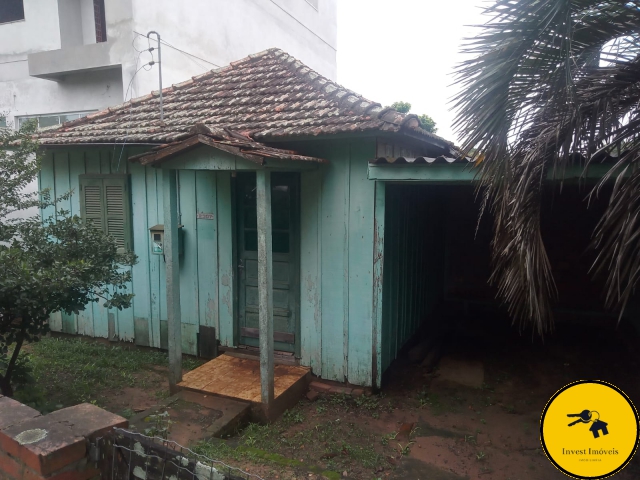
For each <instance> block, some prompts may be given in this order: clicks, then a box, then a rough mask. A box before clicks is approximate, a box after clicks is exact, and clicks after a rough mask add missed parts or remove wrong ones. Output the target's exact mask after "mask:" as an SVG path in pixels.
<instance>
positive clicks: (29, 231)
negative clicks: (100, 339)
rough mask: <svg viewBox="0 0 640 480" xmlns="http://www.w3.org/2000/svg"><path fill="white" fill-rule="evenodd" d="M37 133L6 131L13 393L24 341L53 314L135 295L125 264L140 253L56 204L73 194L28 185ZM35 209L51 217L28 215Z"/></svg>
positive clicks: (0, 327) (2, 245) (118, 304)
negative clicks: (124, 249) (122, 246)
mask: <svg viewBox="0 0 640 480" xmlns="http://www.w3.org/2000/svg"><path fill="white" fill-rule="evenodd" d="M34 133H35V127H34V126H33V125H31V124H27V127H25V128H23V129H22V130H20V131H19V132H15V131H13V130H10V129H1V130H0V265H2V269H0V355H1V357H0V362H1V363H3V364H4V365H5V368H4V369H3V370H2V372H1V373H0V390H1V391H2V394H3V395H7V396H13V386H14V385H13V383H14V379H13V375H14V374H15V373H16V372H19V371H20V369H21V365H20V364H19V359H20V350H21V348H22V345H23V344H25V343H31V342H37V341H38V340H39V339H40V338H41V336H42V335H43V334H45V333H46V332H47V331H48V328H49V326H48V321H49V317H50V315H51V314H52V313H55V312H64V313H67V314H69V315H71V314H74V313H75V314H77V313H78V312H79V311H80V310H83V309H84V308H85V306H86V305H87V304H91V303H92V302H103V305H104V306H105V307H107V308H117V309H122V308H127V307H129V306H130V303H131V299H132V297H133V295H132V294H131V293H130V292H129V291H128V289H127V285H128V284H129V283H130V282H131V271H130V269H129V268H122V267H127V266H131V265H133V264H134V263H135V261H136V258H135V255H134V254H133V253H131V252H120V251H119V250H118V246H117V244H116V242H115V240H114V239H113V238H111V237H109V236H106V235H105V234H104V233H103V232H102V229H97V228H92V227H91V226H90V225H85V224H84V223H83V222H82V221H81V220H80V218H79V217H78V216H75V215H74V216H71V215H70V214H69V212H68V211H65V210H62V209H57V202H58V200H60V199H68V198H69V196H70V195H71V192H61V193H62V195H61V196H60V197H59V198H54V197H52V196H51V195H50V192H47V191H44V192H41V194H40V196H38V195H36V194H35V193H29V192H28V191H27V189H28V186H29V185H30V184H31V183H32V181H33V180H34V179H35V178H36V175H37V174H38V172H39V170H40V157H39V155H40V150H39V145H38V143H37V141H35V140H34V139H33V134H34ZM35 208H39V209H40V210H41V211H45V210H46V211H47V212H48V215H44V214H43V217H44V218H43V220H41V219H40V217H39V216H38V215H35V216H28V215H27V213H26V212H28V211H29V209H35ZM56 210H57V211H56ZM9 347H12V352H11V354H10V355H9V354H8V350H9Z"/></svg>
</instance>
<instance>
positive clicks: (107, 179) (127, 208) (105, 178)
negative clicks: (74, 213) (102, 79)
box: [79, 173, 133, 252]
mask: <svg viewBox="0 0 640 480" xmlns="http://www.w3.org/2000/svg"><path fill="white" fill-rule="evenodd" d="M79 185H80V217H81V218H82V220H83V221H86V220H87V218H88V216H87V211H86V197H85V188H86V187H87V186H91V185H100V189H101V190H100V192H101V193H100V195H101V210H102V212H101V217H100V218H101V226H100V228H101V230H102V231H103V232H104V233H105V234H107V235H108V234H109V217H110V215H109V212H108V205H107V198H106V195H107V187H108V186H119V187H122V215H121V218H122V230H123V234H122V238H123V246H122V247H120V248H119V249H118V250H119V251H120V252H124V251H133V219H132V214H131V187H130V182H129V175H127V174H98V173H88V174H83V175H80V176H79ZM118 217H120V216H119V215H113V217H112V218H118Z"/></svg>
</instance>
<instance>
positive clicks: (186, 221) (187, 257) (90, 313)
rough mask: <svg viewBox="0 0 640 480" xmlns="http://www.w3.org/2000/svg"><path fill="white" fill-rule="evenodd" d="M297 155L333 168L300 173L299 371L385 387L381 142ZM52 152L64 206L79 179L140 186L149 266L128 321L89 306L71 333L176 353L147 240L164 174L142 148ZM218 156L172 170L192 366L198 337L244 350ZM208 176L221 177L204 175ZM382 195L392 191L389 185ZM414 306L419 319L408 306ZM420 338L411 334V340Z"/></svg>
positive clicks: (137, 205) (316, 146) (136, 217)
mask: <svg viewBox="0 0 640 480" xmlns="http://www.w3.org/2000/svg"><path fill="white" fill-rule="evenodd" d="M298 147H299V148H297V149H298V151H300V152H301V153H304V154H307V155H314V156H318V157H321V158H326V159H328V160H329V161H330V163H329V164H325V165H321V166H318V167H317V168H315V169H308V168H309V167H308V166H306V167H307V169H305V170H304V171H302V172H301V173H300V178H301V190H300V202H301V205H300V212H301V213H300V216H301V218H300V227H301V235H300V237H301V238H300V252H301V258H300V282H301V284H300V292H301V295H300V304H299V306H298V307H299V311H300V363H301V365H304V366H309V367H311V369H312V371H313V373H314V374H316V375H319V376H321V377H322V378H325V379H329V380H337V381H348V382H351V383H354V384H359V385H365V386H370V385H372V384H373V383H374V382H375V383H378V382H377V378H374V376H376V377H378V376H379V375H380V373H381V370H380V369H381V368H386V366H387V365H388V363H389V358H392V356H393V355H392V352H391V350H390V345H389V339H390V338H391V337H392V334H393V328H394V327H393V326H392V323H393V322H390V319H391V317H393V315H394V313H393V312H391V311H388V306H387V303H388V302H387V300H390V298H389V297H390V294H391V290H389V289H387V288H386V284H385V285H382V284H381V283H380V282H379V281H378V282H377V283H375V282H374V255H376V252H374V248H375V238H374V237H375V233H374V230H375V229H376V223H375V210H376V182H373V181H370V180H368V178H367V171H368V160H370V159H371V158H373V157H374V156H375V139H373V138H372V139H368V140H362V139H359V140H349V139H342V140H336V141H332V142H326V141H325V142H321V141H307V142H300V145H299V146H298ZM293 148H296V147H293ZM52 151H53V152H54V153H51V151H50V152H48V153H47V158H46V159H45V164H44V168H43V171H42V173H41V175H40V181H41V184H42V186H43V187H47V186H49V187H51V188H53V189H56V190H57V193H58V194H60V193H61V192H60V189H64V188H66V189H69V188H71V189H77V185H78V179H77V177H78V176H79V175H81V174H85V173H108V172H114V173H115V172H116V171H118V172H119V173H122V172H123V171H126V172H127V173H128V174H129V178H130V185H131V195H132V197H131V209H132V219H133V222H132V223H133V248H134V252H135V253H136V255H137V256H138V263H137V264H136V265H135V266H134V267H133V269H132V276H133V282H132V285H131V289H132V291H133V293H134V294H135V297H134V299H133V306H132V308H131V309H128V310H125V311H122V312H115V311H114V312H112V311H107V310H106V309H104V308H103V307H101V306H100V305H93V306H90V307H89V308H87V309H86V310H85V311H83V312H81V314H80V315H79V316H78V318H77V319H76V322H77V327H76V329H75V332H72V333H78V334H83V335H90V336H96V337H108V336H110V335H112V336H115V338H112V339H113V340H126V341H135V343H136V344H138V345H143V346H151V347H157V348H162V347H163V348H166V343H165V342H166V331H167V324H166V321H167V312H166V308H167V307H166V286H165V263H164V260H163V257H162V255H152V254H151V253H150V239H149V231H148V229H149V227H151V226H153V225H156V224H161V223H163V208H164V207H163V195H162V192H163V179H162V173H163V171H162V169H158V168H152V167H143V166H141V165H139V164H137V163H130V162H129V161H128V157H129V156H130V155H132V154H133V153H135V150H133V147H131V149H130V148H129V147H127V148H126V149H125V151H124V153H123V155H122V158H120V151H119V149H116V150H113V149H108V148H105V149H100V148H94V147H86V148H74V149H69V150H68V151H63V150H52ZM210 152H211V150H204V149H203V150H197V151H196V150H194V151H192V152H189V155H188V157H185V159H183V163H184V164H180V162H179V161H178V159H176V160H174V161H172V162H171V163H170V164H169V163H168V166H171V168H176V169H177V170H179V174H178V179H179V209H180V210H179V213H180V218H179V223H180V224H182V225H183V229H182V230H183V235H184V237H183V240H184V249H183V252H184V253H183V254H182V255H181V256H180V293H181V302H180V303H181V316H182V330H181V331H182V348H183V351H184V352H185V353H190V354H197V353H198V351H197V349H198V337H197V336H198V330H199V326H206V327H214V328H215V331H216V336H217V338H218V340H219V341H220V344H221V345H223V346H229V347H234V346H237V341H238V332H237V325H236V321H235V315H236V312H237V305H236V303H237V292H236V287H235V283H236V264H235V243H234V242H235V234H234V232H235V230H234V229H235V211H234V201H233V199H234V185H235V179H234V175H233V173H232V172H231V171H229V170H224V169H219V170H215V169H213V167H214V166H215V167H217V168H222V167H224V165H225V164H224V161H225V159H224V158H223V157H224V155H220V156H215V155H212V154H211V153H210ZM225 155H226V154H225ZM54 156H55V159H56V160H55V161H54ZM58 157H60V161H59V162H58V161H57V159H58ZM187 160H188V161H187ZM47 162H48V163H47ZM198 165H199V166H200V167H198V168H203V167H206V166H207V165H209V166H210V167H211V169H210V170H198V169H196V168H195V167H197V166H198ZM163 167H164V166H163ZM125 169H126V170H125ZM378 189H382V190H381V191H384V186H383V184H380V183H379V184H378ZM378 195H380V193H378ZM77 198H78V197H77V195H74V196H73V197H72V198H71V201H70V202H69V203H70V209H71V211H72V213H74V214H75V213H79V202H78V199H77ZM382 199H383V200H384V197H382ZM379 202H380V199H378V203H379ZM396 203H397V202H396ZM393 204H394V199H388V200H387V206H386V208H387V211H388V210H389V209H390V208H391V206H392V205H393ZM383 211H384V209H383ZM198 214H206V215H198ZM383 221H385V222H387V227H385V228H382V227H384V224H383V223H382V222H383ZM397 221H398V219H396V218H389V217H386V218H385V217H382V219H378V222H379V225H378V232H379V234H382V235H385V234H384V232H385V230H386V229H387V228H388V222H391V223H392V224H395V223H397ZM382 240H384V239H383V238H380V241H382ZM394 243H395V244H396V246H397V247H400V244H399V243H398V241H397V239H395V238H391V239H389V242H385V243H379V244H378V248H379V249H382V250H380V251H378V252H377V255H378V258H379V260H380V262H379V264H378V266H377V268H378V271H380V270H381V269H382V263H381V262H382V258H381V257H382V253H383V252H384V255H387V251H388V245H393V244H394ZM405 263H406V261H405ZM384 265H385V269H384V278H385V279H386V278H387V275H388V273H387V271H389V272H392V271H394V265H393V264H390V265H388V264H387V260H386V259H385V260H384ZM387 267H389V268H387ZM396 270H398V269H397V268H396ZM398 274H399V271H396V273H395V275H396V276H397V275H398ZM416 285H417V284H416ZM374 289H377V293H376V295H375V296H374ZM396 296H397V293H396ZM398 300H399V299H398ZM415 301H416V302H417V300H415ZM374 302H375V304H374ZM403 302H404V303H402V305H405V303H406V306H407V308H408V300H407V301H404V300H403ZM392 303H393V301H392ZM397 304H398V302H397V301H396V306H398V305H397ZM417 305H418V304H417V303H416V306H415V307H414V308H417ZM405 310H406V308H405ZM403 312H404V310H403ZM403 315H404V314H403ZM374 317H375V319H376V320H374ZM403 318H404V317H403ZM52 320H53V318H52ZM110 321H111V327H110V323H109V322H110ZM374 322H377V323H374ZM62 326H63V322H62V319H60V321H59V322H58V323H55V322H53V323H52V327H54V329H56V330H58V331H60V330H61V329H62ZM411 329H412V328H411V327H409V326H407V327H406V328H405V330H406V332H405V333H409V331H410V330H411ZM403 331H404V330H403ZM383 339H386V340H383ZM374 363H375V365H374Z"/></svg>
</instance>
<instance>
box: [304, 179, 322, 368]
mask: <svg viewBox="0 0 640 480" xmlns="http://www.w3.org/2000/svg"><path fill="white" fill-rule="evenodd" d="M321 189H322V179H321V177H320V175H318V174H316V173H315V172H303V173H302V174H301V176H300V231H301V240H300V282H301V285H300V317H301V322H300V355H301V358H302V362H303V364H305V365H308V366H309V367H311V369H312V371H313V372H315V373H316V374H319V372H321V371H322V305H321V302H320V298H321V295H322V285H321V282H320V279H321V272H322V256H321V245H322V243H321V232H322V206H321V204H319V199H320V192H321Z"/></svg>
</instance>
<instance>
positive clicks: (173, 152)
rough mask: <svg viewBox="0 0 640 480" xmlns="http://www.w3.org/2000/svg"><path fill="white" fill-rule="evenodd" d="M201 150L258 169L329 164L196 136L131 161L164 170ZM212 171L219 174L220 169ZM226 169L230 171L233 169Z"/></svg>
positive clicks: (251, 143) (246, 140)
mask: <svg viewBox="0 0 640 480" xmlns="http://www.w3.org/2000/svg"><path fill="white" fill-rule="evenodd" d="M201 146H208V147H212V148H214V149H216V150H219V151H221V152H225V153H227V154H230V155H231V156H232V157H238V158H241V159H243V160H244V161H246V162H249V163H250V164H252V165H253V168H254V169H255V168H260V167H265V168H268V167H271V168H273V167H278V166H281V167H282V166H285V165H286V166H288V167H296V166H297V167H299V168H293V169H300V170H306V169H308V167H309V166H312V168H315V167H317V165H318V164H320V163H328V161H327V160H324V159H322V158H316V157H308V156H305V155H298V154H297V153H296V152H294V151H293V150H285V149H282V148H273V147H268V146H266V145H264V144H262V143H258V142H255V141H253V140H251V139H249V138H225V139H220V138H215V137H213V136H210V135H205V134H195V135H193V136H191V137H189V138H187V139H186V140H182V141H180V142H175V143H172V144H165V145H158V146H156V147H155V148H153V149H152V150H151V151H148V152H144V153H141V154H138V155H134V156H132V157H129V160H130V161H136V162H139V163H140V164H142V165H150V166H157V167H162V165H163V164H164V163H165V162H167V161H170V160H174V159H176V158H177V157H179V156H181V155H183V154H185V153H187V152H189V151H190V150H193V149H195V148H197V147H201ZM226 158H228V157H226ZM246 162H243V164H246ZM267 165H268V167H267ZM305 165H306V166H305ZM210 169H213V170H215V169H217V168H210ZM224 169H225V170H228V169H229V168H224Z"/></svg>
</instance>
